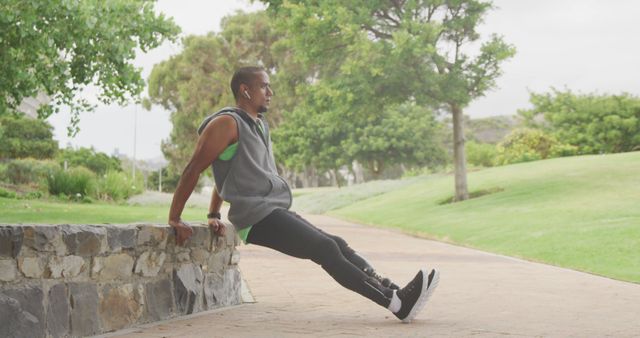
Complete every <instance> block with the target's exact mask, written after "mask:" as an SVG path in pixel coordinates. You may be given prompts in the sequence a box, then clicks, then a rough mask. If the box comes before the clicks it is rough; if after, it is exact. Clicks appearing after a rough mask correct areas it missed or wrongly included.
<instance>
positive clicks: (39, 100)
mask: <svg viewBox="0 0 640 338" xmlns="http://www.w3.org/2000/svg"><path fill="white" fill-rule="evenodd" d="M49 102H51V98H50V97H49V96H47V95H46V94H44V93H42V92H40V93H38V95H36V97H28V98H26V99H24V100H22V103H20V105H19V106H18V108H17V110H18V111H19V112H22V113H24V114H25V115H27V116H29V117H31V118H34V119H35V118H38V108H40V106H42V105H43V104H47V103H49Z"/></svg>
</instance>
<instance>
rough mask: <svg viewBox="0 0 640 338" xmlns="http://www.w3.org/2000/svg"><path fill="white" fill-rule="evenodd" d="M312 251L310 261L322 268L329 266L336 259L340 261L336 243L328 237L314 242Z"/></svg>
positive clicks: (339, 252) (339, 251)
mask: <svg viewBox="0 0 640 338" xmlns="http://www.w3.org/2000/svg"><path fill="white" fill-rule="evenodd" d="M312 251H313V253H312V256H311V260H312V261H314V262H315V263H317V264H320V265H323V266H324V265H326V264H330V263H331V262H332V261H335V260H336V259H340V258H341V257H340V256H342V252H341V250H340V247H339V246H338V243H336V241H335V240H333V238H329V237H324V238H322V239H319V240H318V241H316V243H315V245H314V247H313V250H312Z"/></svg>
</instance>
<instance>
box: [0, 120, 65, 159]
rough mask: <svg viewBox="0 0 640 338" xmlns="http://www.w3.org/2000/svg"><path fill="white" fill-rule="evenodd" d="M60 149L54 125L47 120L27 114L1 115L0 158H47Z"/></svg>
mask: <svg viewBox="0 0 640 338" xmlns="http://www.w3.org/2000/svg"><path fill="white" fill-rule="evenodd" d="M56 150H58V142H57V141H55V140H54V139H53V127H52V126H51V124H49V123H48V122H46V121H41V120H33V119H30V118H28V117H26V116H14V115H4V116H0V159H7V158H9V159H13V158H26V157H32V158H36V159H47V158H51V157H53V156H54V154H55V153H56Z"/></svg>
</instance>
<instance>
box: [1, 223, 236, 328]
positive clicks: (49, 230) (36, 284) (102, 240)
mask: <svg viewBox="0 0 640 338" xmlns="http://www.w3.org/2000/svg"><path fill="white" fill-rule="evenodd" d="M238 244H239V242H238V237H237V235H236V234H235V233H234V232H233V228H232V227H227V235H226V236H222V237H218V236H215V235H212V234H211V232H210V230H209V228H208V227H206V226H204V225H197V226H194V234H193V237H192V238H191V239H190V240H189V241H188V242H187V243H186V244H185V246H176V245H175V237H174V234H173V231H171V229H170V228H169V227H168V226H159V225H150V224H138V225H122V226H115V225H55V226H54V225H0V337H84V336H88V335H94V334H99V333H104V332H109V331H114V330H118V329H122V328H126V327H130V326H133V325H136V324H141V323H147V322H153V321H158V320H163V319H167V318H171V317H176V316H180V315H186V314H191V313H195V312H199V311H204V310H209V309H213V308H218V307H221V306H228V305H234V304H239V303H241V296H240V284H241V276H240V270H239V269H238V265H237V264H238V260H239V253H238V251H236V249H235V247H236V246H237V245H238Z"/></svg>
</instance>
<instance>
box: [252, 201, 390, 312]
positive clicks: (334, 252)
mask: <svg viewBox="0 0 640 338" xmlns="http://www.w3.org/2000/svg"><path fill="white" fill-rule="evenodd" d="M247 242H248V243H251V244H257V245H261V246H265V247H269V248H272V249H275V250H278V251H280V252H282V253H285V254H287V255H290V256H294V257H298V258H304V259H310V260H312V261H314V262H315V263H317V264H319V265H320V266H322V268H323V269H324V270H325V271H327V272H328V273H329V274H330V275H331V277H333V278H334V279H335V280H336V281H337V282H338V283H340V285H342V286H344V287H346V288H348V289H350V290H352V291H355V292H357V293H359V294H361V295H363V296H365V297H367V298H369V299H371V300H372V301H374V302H375V303H377V304H379V305H381V306H384V307H388V306H389V304H390V302H391V299H392V297H393V290H391V289H389V288H387V287H384V286H382V285H381V284H380V282H379V281H378V280H376V279H375V278H371V277H370V276H368V275H367V274H366V273H365V272H364V271H362V270H361V269H360V268H358V267H357V266H356V265H354V264H353V263H352V262H350V261H349V260H348V259H347V258H346V257H345V255H343V253H342V251H341V249H340V247H339V245H338V243H336V241H335V240H334V239H333V238H331V237H329V236H327V235H326V234H325V233H323V232H321V231H319V229H317V228H315V227H314V226H312V225H310V224H309V223H308V222H305V221H303V220H302V219H301V218H300V217H298V216H296V215H295V214H294V213H292V212H290V211H288V210H285V209H277V210H275V211H274V212H272V213H271V214H270V215H269V216H267V217H266V218H264V219H263V220H262V221H260V222H258V223H257V224H255V225H254V226H253V227H252V228H251V231H250V232H249V235H248V236H247Z"/></svg>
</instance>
